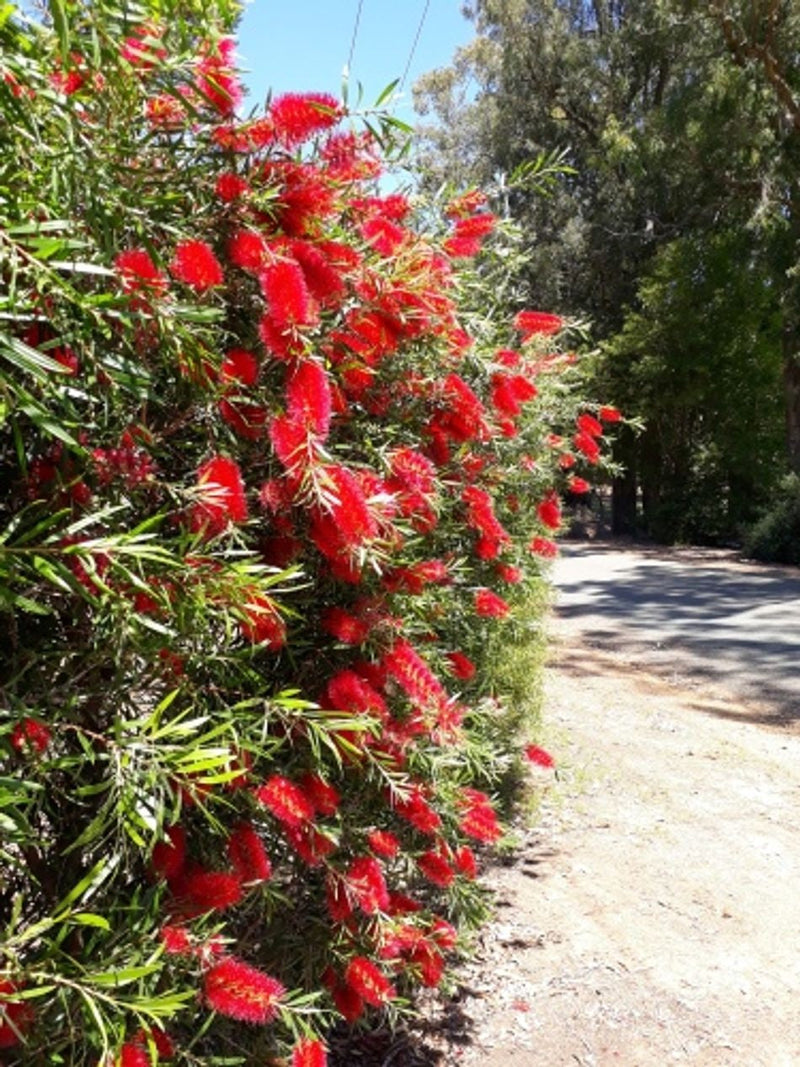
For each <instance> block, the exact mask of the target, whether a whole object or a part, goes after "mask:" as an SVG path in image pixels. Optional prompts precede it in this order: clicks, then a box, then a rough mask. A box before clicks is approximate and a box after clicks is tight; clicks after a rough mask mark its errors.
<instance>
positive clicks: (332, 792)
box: [300, 772, 342, 815]
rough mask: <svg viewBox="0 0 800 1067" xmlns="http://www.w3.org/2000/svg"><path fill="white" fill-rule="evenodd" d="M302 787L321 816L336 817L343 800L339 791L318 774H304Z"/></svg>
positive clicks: (301, 780)
mask: <svg viewBox="0 0 800 1067" xmlns="http://www.w3.org/2000/svg"><path fill="white" fill-rule="evenodd" d="M300 786H301V788H302V790H303V792H304V793H305V795H306V796H307V797H308V799H309V800H310V801H311V803H312V804H313V805H314V809H315V811H316V812H317V813H318V814H319V815H335V814H336V812H337V811H338V810H339V804H340V803H341V799H342V798H341V797H340V796H339V792H338V790H337V789H335V788H334V787H333V786H332V785H331V784H330V783H329V782H326V781H325V779H324V778H321V777H320V776H319V775H318V774H314V773H313V772H309V773H308V774H304V775H303V777H302V778H301V779H300Z"/></svg>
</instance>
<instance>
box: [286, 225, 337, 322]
mask: <svg viewBox="0 0 800 1067" xmlns="http://www.w3.org/2000/svg"><path fill="white" fill-rule="evenodd" d="M289 251H290V253H291V255H292V258H293V259H294V260H296V261H297V262H298V263H299V264H300V267H301V269H302V271H303V276H304V277H305V280H306V285H307V286H308V291H309V293H310V294H311V295H312V296H313V298H314V299H315V300H316V301H318V302H319V304H320V305H321V306H323V307H337V306H338V305H339V303H340V302H341V298H342V296H343V295H344V293H345V285H344V281H343V280H342V276H341V273H340V270H339V269H338V268H336V267H334V266H333V265H332V264H331V263H330V262H329V260H328V259H327V258H326V256H325V253H324V251H323V250H322V248H321V246H320V245H318V244H312V243H311V242H310V241H303V240H300V239H297V240H294V241H292V242H291V243H290V245H289Z"/></svg>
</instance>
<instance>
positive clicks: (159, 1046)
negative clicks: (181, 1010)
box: [133, 1027, 175, 1064]
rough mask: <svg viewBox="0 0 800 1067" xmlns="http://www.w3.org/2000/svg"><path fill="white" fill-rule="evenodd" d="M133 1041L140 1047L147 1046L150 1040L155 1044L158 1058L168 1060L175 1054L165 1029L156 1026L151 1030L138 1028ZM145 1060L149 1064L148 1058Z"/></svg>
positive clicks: (173, 1046)
mask: <svg viewBox="0 0 800 1067" xmlns="http://www.w3.org/2000/svg"><path fill="white" fill-rule="evenodd" d="M133 1041H134V1044H137V1045H140V1046H141V1047H142V1048H147V1047H148V1045H149V1044H150V1042H152V1043H153V1045H155V1048H156V1052H157V1053H158V1056H159V1060H162V1059H163V1060H168V1059H171V1057H172V1056H174V1055H175V1045H174V1043H173V1041H172V1038H171V1037H170V1036H169V1034H168V1033H167V1032H166V1030H161V1029H159V1028H158V1027H155V1028H154V1029H152V1030H139V1031H138V1032H137V1034H136V1036H135V1037H134V1039H133ZM147 1062H148V1064H149V1063H150V1060H148V1061H147Z"/></svg>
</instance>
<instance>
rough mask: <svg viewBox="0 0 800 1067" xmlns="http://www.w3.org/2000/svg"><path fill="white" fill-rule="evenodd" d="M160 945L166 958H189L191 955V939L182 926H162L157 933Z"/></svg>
mask: <svg viewBox="0 0 800 1067" xmlns="http://www.w3.org/2000/svg"><path fill="white" fill-rule="evenodd" d="M159 936H160V937H161V943H162V945H163V946H164V951H165V952H166V953H167V955H168V956H189V955H191V953H192V939H191V938H190V937H189V934H188V932H187V931H186V930H185V929H184V927H182V926H173V925H172V924H171V923H170V924H167V925H166V926H162V927H161V930H160V931H159Z"/></svg>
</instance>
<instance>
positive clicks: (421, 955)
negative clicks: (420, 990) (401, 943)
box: [408, 941, 444, 989]
mask: <svg viewBox="0 0 800 1067" xmlns="http://www.w3.org/2000/svg"><path fill="white" fill-rule="evenodd" d="M408 962H409V963H410V964H411V965H412V966H413V967H416V968H417V969H418V971H419V980H420V983H421V984H422V985H424V986H425V988H426V989H433V988H434V987H435V986H437V985H438V984H439V983H440V982H441V980H442V976H443V975H444V956H443V955H442V954H441V952H440V951H439V949H438V948H436V946H435V945H431V944H430V943H429V942H427V941H422V942H421V943H420V944H419V945H417V947H416V948H415V949H414V950H413V952H412V953H411V954H410V956H409V957H408Z"/></svg>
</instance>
